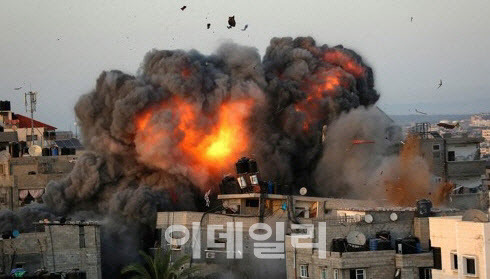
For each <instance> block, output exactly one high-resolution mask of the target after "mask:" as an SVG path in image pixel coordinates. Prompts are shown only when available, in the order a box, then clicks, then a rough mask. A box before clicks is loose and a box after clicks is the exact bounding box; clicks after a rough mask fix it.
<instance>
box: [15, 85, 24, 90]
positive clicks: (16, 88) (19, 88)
mask: <svg viewBox="0 0 490 279" xmlns="http://www.w3.org/2000/svg"><path fill="white" fill-rule="evenodd" d="M21 89H22V86H21V87H15V88H14V90H21Z"/></svg>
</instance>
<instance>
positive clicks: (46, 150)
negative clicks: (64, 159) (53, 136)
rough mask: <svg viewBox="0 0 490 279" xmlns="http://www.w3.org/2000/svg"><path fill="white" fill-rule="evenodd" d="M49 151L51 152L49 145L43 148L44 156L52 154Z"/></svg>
mask: <svg viewBox="0 0 490 279" xmlns="http://www.w3.org/2000/svg"><path fill="white" fill-rule="evenodd" d="M49 153H50V149H49V148H47V147H45V148H43V156H50V155H49Z"/></svg>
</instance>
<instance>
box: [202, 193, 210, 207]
mask: <svg viewBox="0 0 490 279" xmlns="http://www.w3.org/2000/svg"><path fill="white" fill-rule="evenodd" d="M210 193H211V189H209V190H208V191H207V192H206V194H204V200H205V201H206V207H209V205H210V202H211V201H210V200H209V194H210Z"/></svg>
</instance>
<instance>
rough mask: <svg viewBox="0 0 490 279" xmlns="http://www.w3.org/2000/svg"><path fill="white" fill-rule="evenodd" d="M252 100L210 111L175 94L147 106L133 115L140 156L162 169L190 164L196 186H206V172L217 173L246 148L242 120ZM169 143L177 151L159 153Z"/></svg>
mask: <svg viewBox="0 0 490 279" xmlns="http://www.w3.org/2000/svg"><path fill="white" fill-rule="evenodd" d="M254 103H255V101H254V100H253V99H250V98H249V99H243V100H235V101H228V102H225V103H223V104H221V105H220V106H219V108H218V109H217V111H216V112H215V113H213V114H211V115H206V114H204V113H203V112H202V111H201V110H200V109H199V108H198V107H197V106H196V104H192V103H191V102H189V101H186V100H184V99H182V98H180V97H173V98H171V99H170V100H168V101H164V102H162V103H161V104H158V105H155V106H152V107H150V108H149V109H147V110H145V111H143V112H141V113H139V114H138V115H136V117H135V126H136V137H135V145H136V146H135V148H136V151H137V153H138V154H139V156H140V157H139V158H140V160H141V161H142V162H143V163H145V164H148V165H152V166H155V167H158V168H161V169H169V168H174V167H173V166H175V165H180V167H183V166H185V165H187V166H190V168H191V171H190V173H189V175H190V176H191V178H192V180H193V181H194V182H195V183H196V184H197V185H198V186H209V185H206V182H209V181H207V179H208V178H209V176H210V175H211V176H213V177H214V178H219V177H222V176H223V175H224V174H225V173H226V172H229V171H231V168H233V163H234V162H235V160H236V158H240V156H242V155H245V152H246V151H247V150H248V148H249V144H248V136H249V132H248V127H247V123H246V121H247V119H248V117H249V115H250V111H251V108H252V107H253V105H254ZM162 120H164V121H163V122H162ZM174 144H175V148H176V149H177V150H174V151H173V152H172V153H170V154H169V153H161V152H158V149H161V148H163V149H165V150H168V149H172V148H174V147H173V145H174ZM162 145H169V146H165V147H164V146H162ZM203 174H204V178H203ZM218 181H219V180H218ZM214 182H216V181H214Z"/></svg>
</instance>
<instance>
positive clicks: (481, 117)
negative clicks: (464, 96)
mask: <svg viewBox="0 0 490 279" xmlns="http://www.w3.org/2000/svg"><path fill="white" fill-rule="evenodd" d="M470 125H471V126H473V127H490V113H480V114H475V115H472V116H471V123H470Z"/></svg>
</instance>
